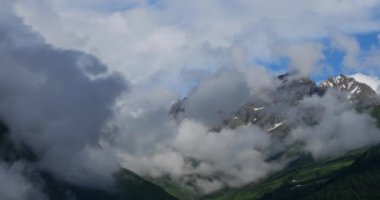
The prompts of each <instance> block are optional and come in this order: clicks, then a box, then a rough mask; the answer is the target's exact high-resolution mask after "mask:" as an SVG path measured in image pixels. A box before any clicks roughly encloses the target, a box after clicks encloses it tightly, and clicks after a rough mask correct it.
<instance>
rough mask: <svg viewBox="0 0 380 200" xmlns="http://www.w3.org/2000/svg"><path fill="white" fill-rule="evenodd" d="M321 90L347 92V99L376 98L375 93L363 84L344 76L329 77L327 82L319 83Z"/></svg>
mask: <svg viewBox="0 0 380 200" xmlns="http://www.w3.org/2000/svg"><path fill="white" fill-rule="evenodd" d="M319 87H320V88H321V89H322V90H327V89H329V88H334V89H337V90H339V91H342V92H347V93H348V96H347V98H348V99H351V100H366V99H369V98H373V97H375V96H376V92H375V91H374V90H373V89H372V88H371V87H369V86H368V85H366V84H364V83H360V82H357V81H356V80H355V79H354V78H349V77H347V76H344V75H339V76H336V77H330V78H329V79H328V80H325V81H323V82H321V84H320V86H319Z"/></svg>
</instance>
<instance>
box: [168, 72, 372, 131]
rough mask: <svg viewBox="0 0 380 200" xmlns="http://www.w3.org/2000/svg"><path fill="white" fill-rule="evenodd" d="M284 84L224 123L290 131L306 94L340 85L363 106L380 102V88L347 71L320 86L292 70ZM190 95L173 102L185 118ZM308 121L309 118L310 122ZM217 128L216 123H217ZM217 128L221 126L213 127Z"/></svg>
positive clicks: (175, 110) (174, 111)
mask: <svg viewBox="0 0 380 200" xmlns="http://www.w3.org/2000/svg"><path fill="white" fill-rule="evenodd" d="M278 79H279V80H281V85H280V86H279V87H277V88H276V89H275V90H274V91H270V94H269V95H270V96H271V97H272V101H270V102H261V101H257V100H253V101H251V102H247V103H246V104H244V105H242V106H241V107H240V109H239V110H237V111H236V113H235V114H233V115H232V116H231V117H230V118H228V119H225V120H224V124H223V125H221V126H227V127H230V128H236V127H238V126H250V125H257V126H260V127H261V128H262V129H263V130H266V131H267V132H269V133H281V134H286V132H288V131H289V130H290V128H291V127H292V126H293V125H292V124H294V123H297V122H294V121H293V122H290V121H289V120H288V117H289V116H287V113H288V110H289V109H292V108H294V107H296V106H297V105H298V103H299V102H300V101H301V100H302V99H303V98H304V97H306V96H311V95H320V96H321V95H324V93H325V92H326V91H327V90H328V89H336V90H338V91H341V92H342V93H343V94H346V95H347V99H348V100H350V101H351V102H352V103H354V104H357V105H360V106H363V105H365V106H368V105H374V104H378V103H379V101H378V98H377V95H376V92H375V91H373V90H372V88H371V87H369V86H368V85H366V84H364V83H360V82H357V81H356V80H355V79H354V78H348V77H346V76H344V75H339V76H337V77H330V78H329V79H328V80H326V81H323V82H321V84H320V85H319V86H317V85H316V83H315V82H314V81H312V80H310V79H308V78H294V77H293V76H291V75H290V74H284V75H280V76H278ZM188 98H191V96H189V97H188ZM185 101H186V98H185V99H183V100H180V101H178V102H177V103H175V104H173V106H172V107H171V110H170V115H172V116H173V117H174V118H176V119H177V120H181V119H182V117H183V116H184V113H186V108H185V107H184V102H185ZM306 113H310V116H303V117H304V118H307V119H309V120H308V121H310V123H311V124H313V123H314V122H315V119H313V116H315V115H314V114H313V113H314V112H313V111H310V112H306ZM306 123H308V122H306ZM213 128H215V127H213ZM213 130H218V128H217V129H213Z"/></svg>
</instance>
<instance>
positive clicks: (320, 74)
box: [15, 0, 380, 95]
mask: <svg viewBox="0 0 380 200" xmlns="http://www.w3.org/2000/svg"><path fill="white" fill-rule="evenodd" d="M378 8H379V3H378V2H377V1H376V0H349V1H338V0H336V1H328V0H323V1H314V0H311V1H301V0H288V1H281V2H278V1H274V0H270V1H260V0H253V1H246V0H239V1H234V2H229V1H216V0H209V1H206V2H205V1H172V0H155V1H146V0H127V1H121V0H112V1H104V0H96V1H80V2H77V1H71V0H43V1H38V3H36V2H34V1H23V0H17V1H16V3H15V9H16V13H17V14H18V15H19V16H21V17H22V18H23V20H24V22H25V23H26V24H27V25H29V26H31V27H32V29H33V30H34V31H36V32H38V33H39V34H41V35H42V36H43V37H44V38H45V40H46V41H47V42H48V43H51V44H53V45H54V46H57V47H61V48H69V49H76V50H81V51H84V52H87V53H91V54H93V55H95V56H97V57H98V58H99V59H100V60H101V61H102V62H104V63H105V64H106V65H107V66H109V67H110V68H111V69H113V70H117V71H119V72H122V73H123V75H124V76H125V77H127V79H128V80H129V81H130V82H131V83H136V84H141V83H143V84H144V83H147V82H156V83H158V84H162V85H165V86H167V87H170V88H171V89H173V90H175V91H176V92H177V93H180V94H181V95H185V94H187V93H188V92H189V91H190V90H191V89H192V88H193V87H194V84H196V83H197V82H199V79H201V77H203V76H208V75H210V74H213V73H215V72H216V71H217V70H218V69H220V68H223V67H225V66H226V65H230V66H233V65H247V66H249V67H252V66H255V65H264V67H265V68H266V69H267V70H269V71H270V72H271V73H274V74H280V73H284V72H286V71H289V70H290V69H291V68H299V69H303V70H302V73H304V75H310V76H311V77H312V78H313V79H315V80H317V81H320V80H322V79H325V78H326V77H328V76H331V75H336V74H339V73H348V74H353V73H356V72H362V73H365V74H367V75H374V76H379V75H380V74H379V73H378V71H379V70H378V68H377V67H376V61H377V60H376V57H377V54H378V53H379V36H378V35H379V34H378V33H379V29H380V24H379V18H380V15H379V13H378V10H379V9H378ZM343 37H344V39H342V38H343ZM343 43H344V44H343ZM348 43H350V44H348ZM284 46H293V47H291V48H292V50H291V51H293V52H297V54H299V53H298V52H303V51H305V50H306V49H307V51H313V52H314V54H315V55H314V57H311V58H306V57H305V59H303V60H302V59H300V58H296V56H294V55H289V54H295V53H290V51H289V49H286V48H284ZM236 54H241V55H236ZM344 55H346V57H347V59H346V62H345V61H343V60H344V57H345V56H344ZM238 57H239V58H238ZM348 57H350V58H348ZM307 59H308V60H307ZM291 60H293V62H291ZM289 65H290V66H289ZM300 65H313V66H310V68H309V69H305V67H304V66H302V67H301V66H300Z"/></svg>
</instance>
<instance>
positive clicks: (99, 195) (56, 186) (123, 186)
mask: <svg viewBox="0 0 380 200" xmlns="http://www.w3.org/2000/svg"><path fill="white" fill-rule="evenodd" d="M0 160H1V162H2V163H6V164H7V165H12V164H13V163H16V162H23V163H24V164H25V165H27V166H28V167H27V168H28V169H27V170H26V171H23V174H24V175H25V176H26V178H27V179H28V181H29V182H31V183H33V184H34V185H36V186H37V187H38V188H42V190H43V193H44V194H46V195H47V197H48V198H49V199H51V200H72V199H76V200H89V199H91V200H140V199H141V200H175V199H176V198H174V197H173V196H171V195H170V194H168V193H167V192H165V190H163V189H162V188H160V187H159V186H157V185H155V184H153V183H151V182H149V181H147V180H145V179H143V178H142V177H140V176H138V175H136V174H134V173H133V172H131V171H128V170H126V169H120V171H119V172H118V173H117V174H115V175H114V177H115V183H114V185H113V186H112V188H111V189H104V188H93V187H86V186H81V185H75V184H72V183H69V182H66V181H63V180H60V179H58V178H56V177H55V176H54V174H51V173H50V172H48V171H44V170H40V169H38V168H35V167H33V166H34V163H35V162H37V161H38V157H37V156H36V155H35V154H34V153H33V152H32V151H31V150H30V149H29V148H28V147H27V146H25V145H22V144H21V145H20V144H17V145H16V144H15V143H14V142H13V141H12V140H11V135H10V132H9V128H8V126H7V125H6V124H4V123H3V122H1V121H0Z"/></svg>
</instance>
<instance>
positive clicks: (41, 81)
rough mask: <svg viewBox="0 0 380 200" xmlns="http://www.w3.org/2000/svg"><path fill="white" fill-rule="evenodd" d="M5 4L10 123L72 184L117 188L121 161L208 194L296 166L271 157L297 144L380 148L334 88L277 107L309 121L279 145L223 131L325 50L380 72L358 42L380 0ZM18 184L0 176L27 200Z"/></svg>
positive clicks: (369, 124)
mask: <svg viewBox="0 0 380 200" xmlns="http://www.w3.org/2000/svg"><path fill="white" fill-rule="evenodd" d="M1 2H2V3H4V6H2V8H0V11H1V13H0V117H1V119H2V120H4V121H5V122H6V123H7V124H9V126H10V128H11V131H12V137H13V140H14V141H16V142H19V143H25V144H27V145H28V146H30V147H31V149H32V150H33V151H34V152H35V153H36V154H37V155H38V156H39V158H40V160H39V161H38V167H39V168H41V169H46V170H49V171H51V172H53V173H54V174H55V175H56V176H57V177H59V178H61V179H64V180H66V181H70V182H73V183H75V184H82V185H83V184H84V185H92V186H93V185H94V183H102V184H104V185H107V184H108V183H110V182H111V181H112V178H111V177H112V176H111V174H112V173H113V172H115V171H116V170H118V169H119V164H120V165H122V166H123V167H125V168H128V169H131V170H133V171H135V172H138V173H139V174H141V175H145V176H149V177H161V176H169V177H170V178H172V179H173V180H174V181H177V182H178V183H181V184H187V185H192V186H193V187H195V188H196V189H199V190H201V191H203V192H211V191H215V190H217V189H220V188H222V187H237V186H241V185H244V184H246V183H249V182H252V181H257V180H259V179H260V178H263V177H265V176H266V175H268V174H269V173H271V172H273V171H276V170H279V169H281V168H282V167H284V166H285V165H286V164H287V162H289V161H291V160H292V159H294V158H293V157H289V158H283V159H279V160H275V161H273V160H271V159H270V158H272V157H273V156H274V155H277V154H278V153H281V152H283V151H286V150H287V149H288V148H290V147H291V146H293V145H298V144H301V150H302V151H303V152H305V153H310V154H311V155H312V156H313V157H314V158H316V159H322V158H325V157H328V156H336V155H340V154H342V153H344V152H346V151H348V150H352V149H355V148H359V147H363V146H366V145H369V144H373V143H376V142H378V141H379V132H378V130H377V129H376V126H375V121H374V120H373V119H372V118H370V117H369V116H368V114H366V113H358V112H357V111H356V110H355V109H354V108H353V107H352V106H351V105H350V104H349V102H344V103H342V101H344V100H342V97H341V96H340V94H339V93H338V94H336V93H333V92H332V93H327V94H326V95H325V96H323V97H319V96H312V97H308V98H305V99H302V100H301V101H300V102H298V105H299V107H292V105H288V103H285V104H284V105H281V106H279V108H281V109H279V110H273V111H272V112H274V113H279V114H281V115H285V116H288V117H289V119H288V120H289V121H299V122H300V124H299V125H298V126H296V127H291V130H290V132H289V134H288V135H287V136H286V137H285V138H283V140H279V139H278V138H277V137H275V136H273V135H271V134H269V133H268V131H267V130H265V129H264V130H263V128H261V127H259V126H255V125H252V126H242V127H238V128H237V129H231V128H227V127H223V128H221V129H220V131H215V129H213V128H215V127H218V126H219V128H220V126H221V124H223V122H224V120H225V119H228V118H229V117H231V116H232V114H234V112H235V111H236V110H237V109H238V108H240V106H241V105H242V104H244V103H246V102H249V101H259V102H264V103H272V102H274V101H275V100H276V97H277V96H276V89H277V88H278V86H279V85H280V84H281V82H280V81H279V80H278V79H277V78H276V77H275V76H274V75H273V74H276V73H279V72H281V71H284V70H292V71H295V72H296V74H297V75H302V76H308V75H311V74H314V73H319V72H320V69H321V68H323V67H325V66H323V60H324V59H325V57H324V53H323V52H324V51H325V50H326V48H327V49H329V48H330V49H333V50H337V51H341V52H343V54H344V58H343V67H344V69H345V70H359V71H360V70H362V69H363V68H361V67H360V66H364V67H370V68H366V69H370V71H371V70H372V71H376V69H378V68H377V67H378V65H376V64H375V61H376V60H377V59H376V55H377V52H378V47H375V48H373V49H371V50H363V49H362V48H361V47H360V45H359V44H358V42H357V41H356V39H355V38H354V37H352V36H350V34H355V33H362V32H368V31H378V30H379V29H380V27H379V26H378V24H379V23H378V19H377V18H376V17H375V16H376V8H378V7H379V2H378V1H375V0H369V1H344V2H343V1H331V0H329V1H327V0H326V1H320V0H318V1H311V2H308V3H305V2H304V1H301V0H289V1H281V2H278V1H276V2H275V1H265V2H263V1H234V3H228V2H222V1H207V2H204V1H192V3H189V2H183V1H181V2H180V1H169V0H163V1H157V2H155V3H152V2H151V3H148V2H146V1H139V0H135V1H118V0H114V1H112V4H111V3H109V1H101V0H97V1H81V2H77V1H61V0H52V1H38V3H37V2H34V1H23V0H18V1H15V3H13V2H10V1H6V0H2V1H1ZM36 5H40V6H41V7H40V6H38V7H37V6H36ZM111 5H114V6H111ZM294 5H297V7H295V6H294ZM41 8H43V9H44V10H45V11H46V12H41V10H40V9H41ZM13 9H15V13H14V12H13ZM348 20H349V22H350V23H347V21H348ZM25 24H27V25H25ZM324 38H328V40H329V41H330V42H331V44H330V45H327V44H326V43H324V42H323V41H322V39H324ZM70 49H71V50H70ZM84 52H85V53H84ZM91 54H93V55H91ZM95 56H96V57H95ZM97 57H98V58H97ZM283 59H285V60H286V61H288V62H289V66H288V68H286V67H285V68H281V69H275V68H271V67H269V65H272V64H282V61H283ZM103 62H104V63H106V64H107V66H109V68H108V67H107V66H106V65H105V64H103ZM127 80H129V81H130V82H131V84H127ZM194 85H196V87H194ZM188 91H191V93H190V94H189V95H188V98H187V99H186V101H185V102H184V107H185V114H184V116H183V119H182V120H179V121H178V120H173V118H172V116H170V115H168V110H169V107H170V105H171V104H172V103H173V102H175V101H176V100H177V99H179V98H181V97H182V96H183V94H186V95H187V93H188ZM285 92H286V91H285ZM308 110H317V111H318V114H317V115H314V113H312V114H313V115H312V116H310V113H309V112H307V111H308ZM299 117H305V118H312V119H313V120H316V122H317V123H316V124H313V125H312V126H311V125H310V124H308V123H301V122H302V121H301V120H300V119H299ZM19 174H20V173H19V171H16V172H15V173H13V172H12V170H9V169H8V168H4V169H3V168H2V167H0V180H1V178H2V177H1V176H3V177H5V178H7V176H12V177H16V178H17V177H18V178H17V179H16V180H17V181H15V184H16V185H17V184H19V185H23V187H21V193H20V195H23V194H27V193H29V188H31V186H30V185H29V184H28V183H25V182H26V181H25V180H24V179H23V177H22V176H20V175H19ZM104 185H101V186H103V187H104ZM97 186H99V185H97ZM25 188H26V189H25ZM10 190H12V188H10ZM4 194H5V195H8V193H4ZM10 195H11V194H10ZM12 197H13V196H12ZM15 198H16V197H15ZM17 198H21V199H22V197H17Z"/></svg>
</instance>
